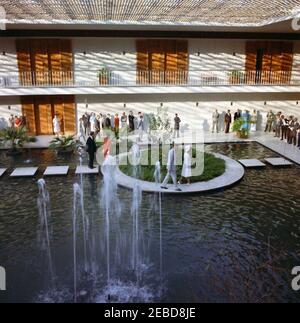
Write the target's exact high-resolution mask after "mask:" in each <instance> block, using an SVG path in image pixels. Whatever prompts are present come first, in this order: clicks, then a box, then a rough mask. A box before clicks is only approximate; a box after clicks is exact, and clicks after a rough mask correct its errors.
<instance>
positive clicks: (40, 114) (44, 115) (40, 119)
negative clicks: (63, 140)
mask: <svg viewBox="0 0 300 323" xmlns="http://www.w3.org/2000/svg"><path fill="white" fill-rule="evenodd" d="M53 115H54V113H53V111H52V105H51V101H50V99H49V97H37V98H36V99H35V120H36V130H37V131H36V133H37V135H52V134H53V125H52V120H53Z"/></svg>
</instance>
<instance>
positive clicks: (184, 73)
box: [177, 40, 188, 84]
mask: <svg viewBox="0 0 300 323" xmlns="http://www.w3.org/2000/svg"><path fill="white" fill-rule="evenodd" d="M177 70H178V72H179V76H178V79H177V82H178V83H179V84H186V82H187V77H188V42H187V41H186V40H178V41H177Z"/></svg>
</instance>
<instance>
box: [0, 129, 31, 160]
mask: <svg viewBox="0 0 300 323" xmlns="http://www.w3.org/2000/svg"><path fill="white" fill-rule="evenodd" d="M28 142H36V138H35V137H31V136H29V135H28V134H27V130H26V127H24V126H22V127H8V128H5V129H2V130H1V131H0V144H1V145H6V146H8V151H7V155H9V156H14V155H19V154H21V153H22V151H21V149H20V148H22V147H23V145H24V144H25V143H28Z"/></svg>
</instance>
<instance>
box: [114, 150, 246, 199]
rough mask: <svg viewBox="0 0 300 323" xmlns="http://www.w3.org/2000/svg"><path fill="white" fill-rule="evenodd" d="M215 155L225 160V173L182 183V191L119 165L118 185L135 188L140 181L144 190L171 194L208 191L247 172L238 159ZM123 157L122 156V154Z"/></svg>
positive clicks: (228, 182) (231, 182)
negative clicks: (139, 176) (136, 175)
mask: <svg viewBox="0 0 300 323" xmlns="http://www.w3.org/2000/svg"><path fill="white" fill-rule="evenodd" d="M212 154H213V155H214V156H215V157H217V158H221V159H223V160H225V163H226V169H225V172H224V174H222V175H221V176H218V177H216V178H214V179H212V180H210V181H207V182H198V183H192V184H190V185H186V184H181V185H179V187H180V188H181V190H182V191H181V192H178V191H176V190H175V188H174V185H173V184H172V185H168V186H167V187H168V189H167V190H165V189H162V188H161V187H160V186H161V184H156V183H152V182H147V181H143V180H139V179H135V178H133V177H130V176H127V175H125V174H124V173H123V172H121V170H120V169H119V167H117V170H116V180H117V183H118V185H120V186H122V187H126V188H129V189H133V187H134V185H135V184H136V183H138V184H139V185H140V187H141V190H142V191H144V192H162V193H171V194H184V193H199V192H207V191H213V190H218V189H223V188H225V187H228V186H231V185H233V184H234V183H237V182H238V181H240V180H241V179H242V178H243V176H244V173H245V170H244V167H243V166H242V165H241V164H240V163H238V162H237V161H235V160H233V159H231V158H229V157H227V156H224V155H221V154H218V153H212ZM120 157H121V156H120Z"/></svg>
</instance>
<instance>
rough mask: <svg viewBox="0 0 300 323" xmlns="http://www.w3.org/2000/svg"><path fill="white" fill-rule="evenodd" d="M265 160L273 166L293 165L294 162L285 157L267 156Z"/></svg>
mask: <svg viewBox="0 0 300 323" xmlns="http://www.w3.org/2000/svg"><path fill="white" fill-rule="evenodd" d="M265 161H266V162H267V163H269V164H271V165H272V166H291V165H293V163H291V162H290V161H288V160H286V159H284V158H265Z"/></svg>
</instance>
